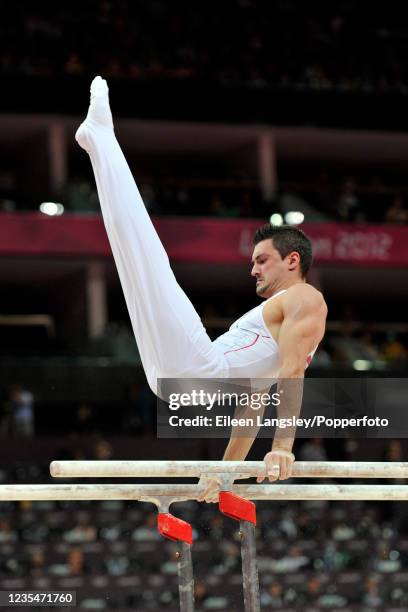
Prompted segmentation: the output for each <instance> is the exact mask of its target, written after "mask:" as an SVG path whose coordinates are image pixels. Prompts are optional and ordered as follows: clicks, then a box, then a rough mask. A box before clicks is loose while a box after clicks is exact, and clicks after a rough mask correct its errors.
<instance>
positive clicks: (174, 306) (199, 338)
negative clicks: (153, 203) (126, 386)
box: [76, 77, 224, 392]
mask: <svg viewBox="0 0 408 612" xmlns="http://www.w3.org/2000/svg"><path fill="white" fill-rule="evenodd" d="M76 139H77V141H78V143H79V144H80V145H81V147H82V148H83V149H85V150H86V151H87V152H88V153H89V156H90V158H91V162H92V167H93V170H94V174H95V179H96V185H97V188H98V194H99V200H100V203H101V208H102V214H103V219H104V223H105V227H106V231H107V234H108V237H109V241H110V245H111V248H112V252H113V256H114V258H115V262H116V266H117V269H118V272H119V277H120V280H121V284H122V288H123V292H124V294H125V299H126V304H127V307H128V310H129V314H130V319H131V322H132V327H133V331H134V334H135V337H136V341H137V344H138V348H139V352H140V356H141V359H142V363H143V367H144V369H145V372H146V376H147V379H148V382H149V385H150V387H151V388H152V390H153V391H154V392H156V390H157V387H156V379H157V378H158V377H159V378H160V377H163V378H164V377H169V378H170V377H175V378H182V377H185V378H188V377H197V378H200V377H203V378H207V377H217V376H219V377H221V376H222V375H223V373H224V372H223V371H222V368H223V366H224V362H223V358H222V356H220V355H219V354H218V351H216V349H215V347H214V346H213V345H212V342H211V340H210V338H209V337H208V335H207V333H206V331H205V329H204V327H203V325H202V323H201V320H200V317H199V316H198V314H197V312H196V311H195V309H194V307H193V305H192V304H191V302H190V301H189V299H188V298H187V296H186V295H185V293H184V291H183V290H182V289H181V287H180V286H179V285H178V283H177V281H176V279H175V277H174V274H173V271H172V269H171V267H170V264H169V259H168V257H167V254H166V252H165V250H164V248H163V245H162V243H161V242H160V239H159V237H158V235H157V233H156V230H155V229H154V227H153V224H152V222H151V220H150V218H149V215H148V214H147V211H146V209H145V206H144V204H143V201H142V199H141V197H140V194H139V191H138V189H137V186H136V184H135V181H134V179H133V176H132V174H131V172H130V169H129V166H128V165H127V162H126V160H125V157H124V155H123V153H122V151H121V149H120V146H119V144H118V142H117V140H116V138H115V134H114V131H113V122H112V115H111V111H110V107H109V98H108V86H107V84H106V81H104V80H103V79H101V77H96V78H95V79H94V80H93V82H92V85H91V103H90V107H89V111H88V115H87V117H86V119H85V121H84V122H83V123H82V124H81V126H80V127H79V129H78V131H77V134H76Z"/></svg>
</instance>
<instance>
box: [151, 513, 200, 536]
mask: <svg viewBox="0 0 408 612" xmlns="http://www.w3.org/2000/svg"><path fill="white" fill-rule="evenodd" d="M157 529H158V530H159V533H160V535H162V536H164V537H165V538H168V539H169V540H173V542H178V541H180V540H181V541H182V542H187V544H192V542H193V528H192V527H191V525H190V523H186V521H182V520H181V519H179V518H177V517H176V516H173V515H172V514H170V513H169V512H159V514H158V515H157Z"/></svg>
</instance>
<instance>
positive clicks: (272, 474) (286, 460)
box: [256, 450, 295, 482]
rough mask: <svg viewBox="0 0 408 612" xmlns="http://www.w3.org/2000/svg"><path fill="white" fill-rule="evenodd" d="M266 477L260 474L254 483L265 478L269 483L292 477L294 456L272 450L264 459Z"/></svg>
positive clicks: (282, 451) (287, 452) (286, 452)
mask: <svg viewBox="0 0 408 612" xmlns="http://www.w3.org/2000/svg"><path fill="white" fill-rule="evenodd" d="M264 462H265V467H266V475H265V474H260V475H259V476H258V478H257V479H256V482H262V481H263V480H264V479H265V478H269V481H270V482H273V481H274V480H286V478H290V477H291V475H292V469H293V464H294V462H295V455H294V454H293V453H290V452H289V451H286V450H272V451H270V452H269V453H267V454H266V455H265V457H264Z"/></svg>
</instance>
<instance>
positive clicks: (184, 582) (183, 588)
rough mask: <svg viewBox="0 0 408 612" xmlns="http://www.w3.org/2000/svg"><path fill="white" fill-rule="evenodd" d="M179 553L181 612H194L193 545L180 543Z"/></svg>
mask: <svg viewBox="0 0 408 612" xmlns="http://www.w3.org/2000/svg"><path fill="white" fill-rule="evenodd" d="M180 545H181V546H180V549H181V550H179V551H178V552H177V570H178V577H179V598H180V612H193V611H194V576H193V562H192V559H191V544H188V542H180Z"/></svg>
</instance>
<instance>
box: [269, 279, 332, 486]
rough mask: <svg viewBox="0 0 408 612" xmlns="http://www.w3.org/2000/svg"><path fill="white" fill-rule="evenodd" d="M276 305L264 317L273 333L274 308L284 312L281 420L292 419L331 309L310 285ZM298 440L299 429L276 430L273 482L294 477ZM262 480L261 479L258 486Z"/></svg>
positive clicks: (272, 453) (297, 286)
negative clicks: (295, 443) (297, 432)
mask: <svg viewBox="0 0 408 612" xmlns="http://www.w3.org/2000/svg"><path fill="white" fill-rule="evenodd" d="M274 301H275V300H271V301H270V302H268V303H267V304H266V306H265V309H264V317H265V323H266V325H267V326H268V328H269V327H270V328H271V329H270V331H271V333H272V329H273V325H272V322H273V321H274V320H276V314H277V313H276V312H273V306H275V308H280V309H281V315H282V323H281V326H280V328H279V332H278V337H277V338H276V340H277V342H278V344H279V357H280V369H279V382H278V389H279V390H280V391H283V393H280V398H281V402H280V404H279V406H278V407H277V417H278V418H282V419H288V418H291V417H293V416H295V417H297V416H299V414H300V409H301V404H302V392H303V378H304V372H305V367H306V363H307V359H308V356H309V355H310V353H312V352H313V351H314V350H315V349H316V347H317V346H318V344H319V343H320V341H321V340H322V338H323V335H324V330H325V324H326V317H327V306H326V303H325V301H324V299H323V296H322V294H321V293H320V292H319V291H317V289H315V288H314V287H312V286H311V285H308V284H306V283H298V284H295V285H292V287H290V288H289V289H288V291H287V292H286V293H284V294H283V295H282V296H281V299H280V301H279V303H278V304H274ZM294 440H295V428H286V429H279V428H277V429H276V432H275V437H274V439H273V443H272V449H271V451H270V452H269V453H267V454H266V455H265V458H264V461H265V464H266V473H267V476H268V478H269V480H270V481H272V480H276V479H277V478H280V479H281V480H284V479H286V478H289V477H290V475H291V472H292V467H293V462H294V459H295V457H294V455H293V454H292V447H293V443H294ZM262 480H263V477H262V476H260V477H259V478H258V482H261V481H262Z"/></svg>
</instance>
